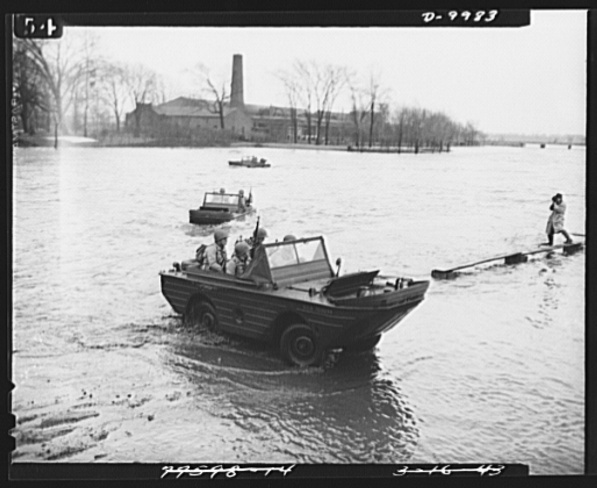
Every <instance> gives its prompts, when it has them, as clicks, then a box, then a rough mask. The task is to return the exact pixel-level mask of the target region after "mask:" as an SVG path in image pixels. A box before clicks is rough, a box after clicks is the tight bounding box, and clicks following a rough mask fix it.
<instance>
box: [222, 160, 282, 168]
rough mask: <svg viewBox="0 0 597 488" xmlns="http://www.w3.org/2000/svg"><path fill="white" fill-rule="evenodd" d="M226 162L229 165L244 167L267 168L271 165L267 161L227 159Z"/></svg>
mask: <svg viewBox="0 0 597 488" xmlns="http://www.w3.org/2000/svg"><path fill="white" fill-rule="evenodd" d="M228 164H229V165H230V166H237V167H244V168H269V167H270V166H271V164H269V163H264V164H259V163H244V162H242V161H228Z"/></svg>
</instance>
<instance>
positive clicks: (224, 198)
mask: <svg viewBox="0 0 597 488" xmlns="http://www.w3.org/2000/svg"><path fill="white" fill-rule="evenodd" d="M205 203H218V204H223V205H238V195H230V194H227V193H208V194H206V195H205Z"/></svg>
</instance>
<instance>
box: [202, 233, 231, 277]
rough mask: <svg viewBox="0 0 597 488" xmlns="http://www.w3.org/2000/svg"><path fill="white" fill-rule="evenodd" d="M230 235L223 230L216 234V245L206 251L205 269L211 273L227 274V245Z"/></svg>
mask: <svg viewBox="0 0 597 488" xmlns="http://www.w3.org/2000/svg"><path fill="white" fill-rule="evenodd" d="M227 242H228V233H227V232H226V231H225V230H223V229H218V230H216V231H215V232H214V243H213V244H210V245H209V246H207V248H206V249H205V268H206V269H209V270H211V271H223V272H226V261H227V260H228V259H227V256H226V243H227Z"/></svg>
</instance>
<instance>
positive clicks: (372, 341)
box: [344, 334, 381, 353]
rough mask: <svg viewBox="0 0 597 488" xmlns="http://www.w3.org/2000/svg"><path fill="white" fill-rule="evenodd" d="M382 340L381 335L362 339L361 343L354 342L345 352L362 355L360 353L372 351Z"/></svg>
mask: <svg viewBox="0 0 597 488" xmlns="http://www.w3.org/2000/svg"><path fill="white" fill-rule="evenodd" d="M380 340H381V334H380V335H376V336H373V337H367V338H366V339H362V340H360V341H359V342H353V343H352V344H349V345H347V346H346V347H345V348H344V350H345V351H346V352H349V353H360V352H367V351H371V350H373V349H374V348H375V346H377V344H379V341H380Z"/></svg>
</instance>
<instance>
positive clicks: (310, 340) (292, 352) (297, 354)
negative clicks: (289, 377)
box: [280, 324, 323, 366]
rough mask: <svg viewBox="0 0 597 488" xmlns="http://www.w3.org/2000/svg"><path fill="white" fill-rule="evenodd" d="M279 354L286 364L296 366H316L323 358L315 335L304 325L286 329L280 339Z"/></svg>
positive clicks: (291, 326) (295, 325)
mask: <svg viewBox="0 0 597 488" xmlns="http://www.w3.org/2000/svg"><path fill="white" fill-rule="evenodd" d="M280 352H281V354H282V357H283V358H284V359H285V360H286V361H287V362H289V363H290V364H293V365H296V366H316V365H318V364H319V363H320V362H321V359H322V357H323V353H322V352H323V351H322V350H321V347H320V345H319V343H318V341H317V337H316V336H315V333H314V332H313V330H312V329H311V327H309V326H308V325H305V324H293V325H290V326H288V327H287V328H286V330H285V331H284V333H283V334H282V337H281V338H280Z"/></svg>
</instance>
